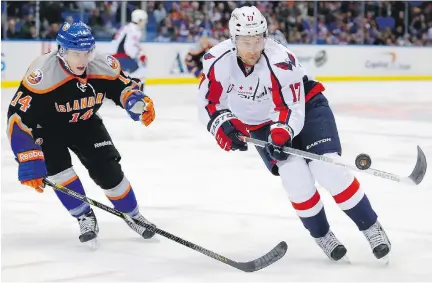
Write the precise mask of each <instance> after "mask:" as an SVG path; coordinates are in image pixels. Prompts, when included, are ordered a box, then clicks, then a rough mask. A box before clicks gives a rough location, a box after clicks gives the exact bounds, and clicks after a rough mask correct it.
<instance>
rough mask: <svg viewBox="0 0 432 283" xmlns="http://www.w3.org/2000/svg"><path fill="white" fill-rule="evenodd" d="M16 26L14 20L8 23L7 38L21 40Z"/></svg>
mask: <svg viewBox="0 0 432 283" xmlns="http://www.w3.org/2000/svg"><path fill="white" fill-rule="evenodd" d="M15 25H16V23H15V20H14V19H10V20H9V21H8V29H7V32H6V35H7V38H20V34H19V33H18V32H17V31H16V28H15Z"/></svg>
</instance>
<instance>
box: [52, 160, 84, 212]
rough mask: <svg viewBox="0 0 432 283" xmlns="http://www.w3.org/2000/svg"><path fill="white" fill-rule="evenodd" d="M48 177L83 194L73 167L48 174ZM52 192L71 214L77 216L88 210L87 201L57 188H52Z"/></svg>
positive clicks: (82, 188)
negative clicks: (54, 173) (51, 174)
mask: <svg viewBox="0 0 432 283" xmlns="http://www.w3.org/2000/svg"><path fill="white" fill-rule="evenodd" d="M49 179H50V180H51V181H53V182H55V183H57V184H60V185H62V186H63V187H67V188H68V189H71V190H73V191H75V192H77V193H79V194H81V195H85V191H84V187H83V185H82V183H81V181H80V179H79V178H78V176H77V175H76V173H75V171H74V170H73V168H69V169H66V170H64V171H62V172H60V173H58V174H56V175H54V176H50V177H49ZM54 192H55V194H56V195H57V197H58V198H59V200H60V201H61V203H62V204H63V206H64V207H65V208H66V209H67V210H68V211H69V213H70V214H71V215H72V216H74V217H79V216H81V215H83V214H85V213H87V212H89V211H90V205H89V204H88V203H85V202H83V201H81V200H78V199H76V198H73V197H71V196H69V195H67V194H65V193H62V192H60V191H58V190H54Z"/></svg>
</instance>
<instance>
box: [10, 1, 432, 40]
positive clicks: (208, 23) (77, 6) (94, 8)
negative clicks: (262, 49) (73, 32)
mask: <svg viewBox="0 0 432 283" xmlns="http://www.w3.org/2000/svg"><path fill="white" fill-rule="evenodd" d="M242 5H255V6H257V7H258V9H259V10H260V11H261V12H262V13H263V14H264V15H265V16H266V18H267V20H268V22H269V32H270V34H271V35H272V36H273V37H276V38H279V39H280V40H281V41H284V40H286V41H287V42H289V43H307V44H373V45H415V46H424V45H430V46H431V45H432V2H431V1H409V2H405V1H363V2H360V1H342V2H341V1H325V2H315V1H279V2H275V1H212V2H209V1H205V2H201V1H200V2H197V1H146V2H145V3H144V4H143V3H142V1H128V2H127V13H126V14H127V19H126V20H127V21H129V20H130V13H131V12H132V11H133V10H134V9H136V8H143V7H144V8H145V9H146V10H147V12H148V15H149V21H148V24H147V28H146V34H145V37H146V40H148V41H161V42H196V41H197V40H198V39H199V38H200V37H202V36H204V35H209V36H211V37H214V38H216V39H218V40H224V39H227V38H229V31H228V21H229V18H230V14H231V11H232V10H233V9H234V8H236V7H239V6H242ZM120 6H121V4H120V3H119V2H116V1H86V2H82V1H66V2H60V1H40V9H39V14H40V24H39V33H37V31H36V23H35V14H36V13H35V12H36V5H35V2H24V1H20V2H16V1H14V2H12V1H7V2H6V4H5V2H2V21H3V20H4V19H6V17H4V14H5V13H7V22H2V27H6V28H3V30H2V38H5V34H4V33H5V31H6V37H7V38H11V39H14V38H26V39H32V38H40V39H53V38H55V35H56V33H57V31H58V29H59V26H60V25H61V23H62V22H64V21H69V22H72V21H77V20H83V21H84V22H86V23H87V24H88V25H89V26H91V28H92V29H93V31H94V33H95V36H96V38H98V39H111V38H112V36H113V34H115V32H116V31H117V29H118V28H119V27H120V19H121V11H120V10H121V9H120Z"/></svg>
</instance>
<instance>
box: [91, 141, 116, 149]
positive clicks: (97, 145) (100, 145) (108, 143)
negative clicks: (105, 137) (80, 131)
mask: <svg viewBox="0 0 432 283" xmlns="http://www.w3.org/2000/svg"><path fill="white" fill-rule="evenodd" d="M107 145H113V143H112V141H103V142H98V143H95V144H94V147H95V148H99V147H103V146H107Z"/></svg>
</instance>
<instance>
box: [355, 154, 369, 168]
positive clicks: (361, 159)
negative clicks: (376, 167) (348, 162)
mask: <svg viewBox="0 0 432 283" xmlns="http://www.w3.org/2000/svg"><path fill="white" fill-rule="evenodd" d="M371 164H372V160H371V158H370V156H369V155H367V154H366V153H360V154H359V155H357V157H356V159H355V165H356V166H357V168H358V169H360V170H367V169H369V167H370V166H371Z"/></svg>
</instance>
